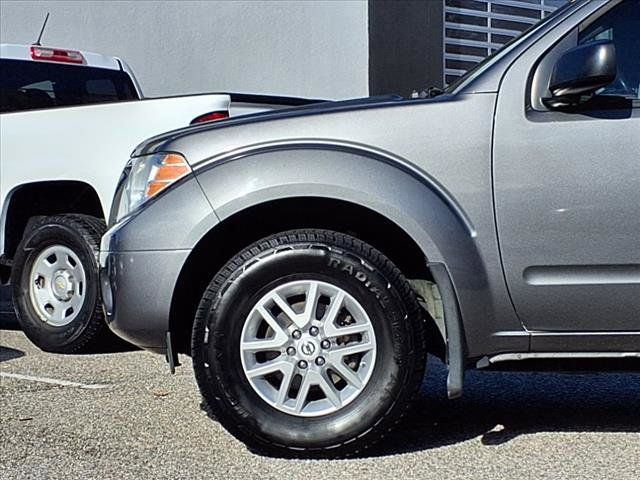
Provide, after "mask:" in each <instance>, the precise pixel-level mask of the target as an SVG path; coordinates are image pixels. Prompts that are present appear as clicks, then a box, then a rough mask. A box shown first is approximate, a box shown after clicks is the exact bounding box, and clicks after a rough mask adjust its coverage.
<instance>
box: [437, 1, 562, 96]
mask: <svg viewBox="0 0 640 480" xmlns="http://www.w3.org/2000/svg"><path fill="white" fill-rule="evenodd" d="M566 1H567V0H444V29H443V30H444V84H445V85H449V84H451V83H453V82H454V81H456V80H457V79H458V78H459V77H460V76H461V75H463V74H464V73H465V72H466V71H467V70H469V69H471V68H473V67H474V66H475V65H476V64H477V63H478V62H479V61H481V60H482V59H484V58H485V57H486V56H488V55H489V54H491V53H493V52H494V51H496V50H497V49H498V48H500V47H501V46H502V45H504V44H505V43H507V42H508V41H509V40H511V39H513V38H515V37H517V36H518V35H519V34H521V33H522V32H524V31H525V30H527V29H528V28H529V27H531V25H533V24H535V23H537V22H538V21H539V20H540V19H542V18H544V17H545V16H546V15H548V14H549V13H551V12H553V11H554V10H555V9H556V8H558V7H559V6H561V5H562V4H564V3H566Z"/></svg>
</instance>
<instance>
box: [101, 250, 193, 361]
mask: <svg viewBox="0 0 640 480" xmlns="http://www.w3.org/2000/svg"><path fill="white" fill-rule="evenodd" d="M189 253H190V250H157V251H139V252H101V253H100V286H101V290H102V300H103V303H104V307H105V314H106V320H107V324H108V325H109V328H110V329H111V330H113V331H114V332H115V333H116V334H117V335H118V336H119V337H122V338H124V339H125V340H127V341H128V342H131V343H133V344H134V345H137V346H138V347H141V348H144V349H145V350H151V351H153V352H156V353H166V350H167V346H166V334H167V332H168V331H169V313H170V310H171V300H172V294H173V292H174V290H175V284H176V281H177V279H178V276H179V274H180V270H181V268H182V266H183V265H184V262H185V261H186V259H187V257H188V256H189Z"/></svg>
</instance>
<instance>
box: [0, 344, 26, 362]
mask: <svg viewBox="0 0 640 480" xmlns="http://www.w3.org/2000/svg"><path fill="white" fill-rule="evenodd" d="M24 355H25V353H24V352H23V351H22V350H16V349H15V348H9V347H3V346H1V345H0V363H1V362H6V361H7V360H13V359H14V358H20V357H24Z"/></svg>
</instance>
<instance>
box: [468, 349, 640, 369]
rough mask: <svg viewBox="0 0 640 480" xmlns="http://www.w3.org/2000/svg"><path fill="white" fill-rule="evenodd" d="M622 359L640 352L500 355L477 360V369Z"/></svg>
mask: <svg viewBox="0 0 640 480" xmlns="http://www.w3.org/2000/svg"><path fill="white" fill-rule="evenodd" d="M598 358H610V359H624V358H640V352H536V353H501V354H499V355H494V356H492V357H483V358H481V359H480V360H478V363H477V364H476V367H477V368H488V367H490V366H491V365H494V364H496V363H500V362H514V361H520V360H580V359H598Z"/></svg>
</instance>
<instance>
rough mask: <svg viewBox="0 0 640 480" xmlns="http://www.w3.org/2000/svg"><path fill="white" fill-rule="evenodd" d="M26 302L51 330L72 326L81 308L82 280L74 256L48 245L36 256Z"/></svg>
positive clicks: (62, 249)
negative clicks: (28, 302) (29, 300)
mask: <svg viewBox="0 0 640 480" xmlns="http://www.w3.org/2000/svg"><path fill="white" fill-rule="evenodd" d="M30 276H31V282H30V284H29V298H30V299H31V306H32V307H33V309H34V310H35V311H36V312H37V313H38V315H39V316H40V319H41V320H42V321H43V322H45V323H48V324H49V325H52V326H54V327H62V326H64V325H67V324H68V323H70V322H72V321H73V319H74V318H76V317H77V316H78V314H79V313H80V309H81V308H82V305H83V304H84V299H85V295H84V294H85V289H86V276H85V273H84V268H83V267H82V262H80V259H79V258H78V256H77V255H76V253H75V252H74V251H73V250H71V249H70V248H68V247H65V246H64V245H52V246H51V247H47V248H45V249H44V250H43V251H42V253H40V254H39V255H38V257H37V258H36V260H35V261H34V262H33V266H32V267H31V275H30Z"/></svg>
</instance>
